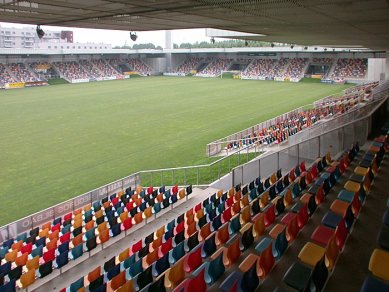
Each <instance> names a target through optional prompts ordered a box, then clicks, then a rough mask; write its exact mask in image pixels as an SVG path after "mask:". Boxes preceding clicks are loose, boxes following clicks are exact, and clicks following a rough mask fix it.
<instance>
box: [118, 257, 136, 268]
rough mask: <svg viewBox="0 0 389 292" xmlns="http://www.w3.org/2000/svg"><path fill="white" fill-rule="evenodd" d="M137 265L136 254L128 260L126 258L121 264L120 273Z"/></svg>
mask: <svg viewBox="0 0 389 292" xmlns="http://www.w3.org/2000/svg"><path fill="white" fill-rule="evenodd" d="M134 263H135V254H132V255H131V256H129V257H128V258H126V259H125V260H124V261H122V262H121V263H120V271H124V270H126V269H128V268H129V267H131V265H132V264H134Z"/></svg>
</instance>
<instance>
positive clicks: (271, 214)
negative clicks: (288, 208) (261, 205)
mask: <svg viewBox="0 0 389 292" xmlns="http://www.w3.org/2000/svg"><path fill="white" fill-rule="evenodd" d="M264 213H265V218H264V219H265V226H266V227H268V226H270V225H271V224H272V223H273V222H274V220H275V219H276V213H275V205H274V204H269V205H268V207H267V208H266V210H265V211H264Z"/></svg>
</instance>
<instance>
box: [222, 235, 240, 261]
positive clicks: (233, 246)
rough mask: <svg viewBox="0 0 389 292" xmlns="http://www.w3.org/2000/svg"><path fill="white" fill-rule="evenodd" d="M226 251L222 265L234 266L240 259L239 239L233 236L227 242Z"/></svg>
mask: <svg viewBox="0 0 389 292" xmlns="http://www.w3.org/2000/svg"><path fill="white" fill-rule="evenodd" d="M228 244H229V245H228V247H227V251H225V252H224V256H223V263H224V265H225V266H226V267H228V266H231V265H232V264H234V263H235V262H236V261H237V260H238V258H239V257H240V254H241V251H240V237H239V236H238V235H235V236H234V237H232V238H231V239H230V240H229V241H228Z"/></svg>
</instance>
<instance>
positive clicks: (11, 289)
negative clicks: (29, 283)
mask: <svg viewBox="0 0 389 292" xmlns="http://www.w3.org/2000/svg"><path fill="white" fill-rule="evenodd" d="M0 291H1V292H15V291H16V280H15V279H12V280H10V281H9V282H8V283H5V284H4V285H3V286H0Z"/></svg>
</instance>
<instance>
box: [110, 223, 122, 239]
mask: <svg viewBox="0 0 389 292" xmlns="http://www.w3.org/2000/svg"><path fill="white" fill-rule="evenodd" d="M120 226H121V225H120V224H115V225H112V226H111V230H110V232H109V235H110V237H115V236H118V235H119V234H120V233H121V232H122V230H121V229H120Z"/></svg>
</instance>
